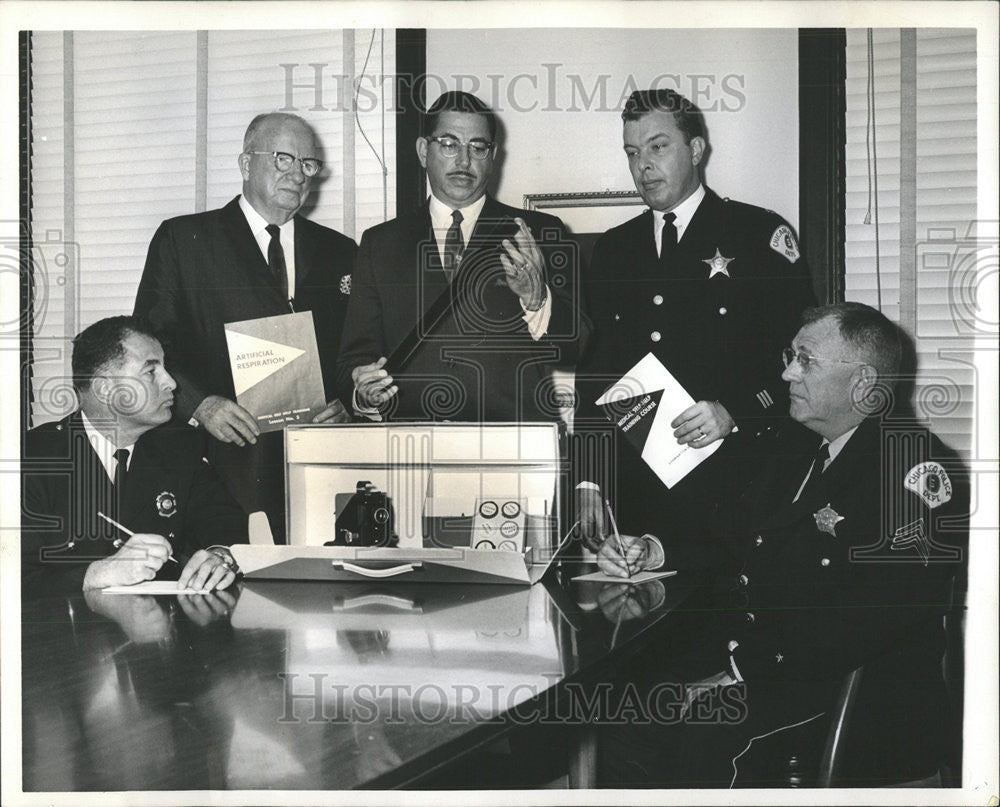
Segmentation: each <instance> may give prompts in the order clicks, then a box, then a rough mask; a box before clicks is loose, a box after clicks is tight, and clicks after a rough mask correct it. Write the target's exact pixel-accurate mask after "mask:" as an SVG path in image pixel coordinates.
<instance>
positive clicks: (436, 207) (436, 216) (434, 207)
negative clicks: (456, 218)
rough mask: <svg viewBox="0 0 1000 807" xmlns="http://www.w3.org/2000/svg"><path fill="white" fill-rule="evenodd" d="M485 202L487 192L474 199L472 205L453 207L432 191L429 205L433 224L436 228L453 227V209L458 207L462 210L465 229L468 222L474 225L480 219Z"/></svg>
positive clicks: (469, 224)
mask: <svg viewBox="0 0 1000 807" xmlns="http://www.w3.org/2000/svg"><path fill="white" fill-rule="evenodd" d="M485 204H486V194H485V193H484V194H483V195H482V196H480V197H479V198H478V199H476V201H474V202H473V203H472V204H471V205H466V206H465V207H459V208H452V207H450V206H448V205H446V204H445V203H444V202H442V201H441V200H440V199H438V198H437V197H436V196H435V195H434V194H433V193H432V194H431V198H430V204H429V205H428V208H429V210H430V214H431V224H433V225H434V229H435V230H447V229H448V228H449V227H451V224H452V221H453V219H452V217H451V213H452V210H455V209H457V210H460V211H461V212H462V228H463V229H465V226H466V224H468V226H470V227H472V226H474V225H475V223H476V221H477V220H478V219H479V214H480V213H482V212H483V205H485Z"/></svg>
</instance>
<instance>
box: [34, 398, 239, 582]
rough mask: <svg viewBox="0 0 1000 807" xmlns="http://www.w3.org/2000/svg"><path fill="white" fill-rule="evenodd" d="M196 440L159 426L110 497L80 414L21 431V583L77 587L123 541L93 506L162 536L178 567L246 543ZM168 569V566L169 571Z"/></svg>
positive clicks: (234, 508)
mask: <svg viewBox="0 0 1000 807" xmlns="http://www.w3.org/2000/svg"><path fill="white" fill-rule="evenodd" d="M203 448H204V436H203V435H202V434H201V433H199V432H195V431H193V430H191V429H186V428H185V429H179V428H174V427H171V426H160V427H158V428H155V429H153V430H151V431H148V432H146V433H145V434H144V435H142V437H140V438H139V439H138V440H137V441H136V444H135V453H134V454H133V456H132V459H131V462H130V464H129V472H128V476H127V481H126V484H125V485H124V491H122V492H117V493H116V491H115V489H114V486H113V485H112V484H111V482H110V479H109V477H108V474H107V472H106V471H105V470H104V466H103V465H102V464H101V461H100V459H99V458H98V456H97V454H96V453H95V451H94V449H93V447H92V446H91V444H90V440H89V439H88V437H87V433H86V431H85V429H84V425H83V420H82V418H81V416H80V413H79V412H75V413H74V414H72V415H70V416H68V417H66V418H64V419H63V420H61V421H58V422H53V423H46V424H45V425H43V426H39V427H38V428H35V429H32V430H31V431H29V432H28V433H27V434H26V435H25V440H24V447H23V460H22V487H23V492H22V500H23V502H24V507H23V515H22V535H21V550H22V563H23V572H24V579H25V582H26V583H28V584H34V583H37V582H39V581H43V582H44V583H45V584H46V585H49V584H51V583H52V582H53V581H55V580H59V581H61V582H65V583H71V584H73V585H75V586H76V587H79V585H81V584H82V581H83V576H84V574H85V573H86V568H87V566H88V565H89V564H90V563H91V562H92V561H94V560H99V559H101V558H104V557H107V556H108V555H110V554H113V553H114V552H115V551H117V550H116V548H115V547H114V546H113V542H114V540H115V539H118V538H123V539H125V540H127V539H128V536H125V535H122V534H121V533H120V532H119V531H118V530H117V529H116V528H114V527H112V526H110V525H109V524H107V522H105V521H104V520H102V519H100V518H99V517H98V516H97V511H98V510H100V511H102V512H104V513H105V514H106V515H108V516H110V517H111V518H113V519H115V520H116V521H118V522H119V523H121V524H123V525H124V526H126V527H128V528H129V529H130V530H132V531H133V532H136V533H140V532H147V533H155V534H158V535H162V536H164V537H165V538H167V540H169V541H170V544H171V546H172V547H173V553H174V557H175V558H177V560H178V564H172V563H167V564H164V567H163V568H162V569H161V573H162V574H164V575H175V574H176V573H178V572H179V571H180V569H181V568H183V564H184V563H185V562H186V559H187V558H188V557H190V556H191V555H192V554H193V553H194V552H195V551H196V550H198V549H203V548H205V547H208V546H212V545H216V544H226V545H228V544H232V543H241V542H246V540H247V518H246V515H245V514H244V513H243V511H242V510H241V509H240V508H239V507H238V505H237V504H236V502H235V501H233V499H232V498H231V497H230V496H229V494H228V493H227V492H226V490H225V488H224V487H223V485H222V483H221V481H220V480H219V477H218V476H217V475H216V473H215V471H214V469H213V468H212V466H211V465H209V464H208V463H207V461H205V460H204V459H203V453H204V451H203ZM168 567H170V568H168Z"/></svg>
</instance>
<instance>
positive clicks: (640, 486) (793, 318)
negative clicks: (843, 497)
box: [575, 89, 815, 548]
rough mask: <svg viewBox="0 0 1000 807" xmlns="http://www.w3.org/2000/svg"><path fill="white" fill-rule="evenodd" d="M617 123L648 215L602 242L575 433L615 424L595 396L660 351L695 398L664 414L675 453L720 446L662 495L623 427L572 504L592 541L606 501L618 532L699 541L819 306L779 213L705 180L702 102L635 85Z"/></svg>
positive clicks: (749, 453) (750, 452)
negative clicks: (795, 342)
mask: <svg viewBox="0 0 1000 807" xmlns="http://www.w3.org/2000/svg"><path fill="white" fill-rule="evenodd" d="M622 122H623V128H622V135H623V136H622V140H623V147H624V153H625V158H626V160H627V162H628V167H629V171H630V173H631V174H632V178H633V180H634V182H635V186H636V189H637V190H638V192H639V194H640V196H641V197H642V199H643V201H645V203H646V204H647V205H648V206H649V210H648V211H646V212H645V213H642V214H641V215H639V216H637V217H636V218H634V219H632V220H630V221H627V222H625V223H624V224H622V225H620V226H618V227H615V228H613V229H611V230H609V231H608V232H606V233H605V234H604V235H603V236H601V238H600V240H599V241H598V242H597V244H596V246H595V247H594V254H593V258H592V259H591V261H590V267H589V270H588V272H587V274H586V276H585V283H584V296H585V297H586V299H587V303H588V306H589V313H590V315H591V317H592V319H593V324H594V336H593V339H592V340H591V344H590V346H589V347H588V349H587V352H586V355H585V356H584V357H583V359H582V361H581V363H580V365H579V366H578V367H577V391H578V398H579V409H578V411H577V417H576V421H575V430H576V432H577V433H578V434H579V435H581V437H580V439H581V440H587V439H590V437H591V435H590V434H588V432H596V435H595V436H597V437H600V438H605V436H606V435H607V434H608V433H609V432H613V431H614V430H615V427H614V426H613V425H611V424H608V423H607V421H606V420H605V418H604V415H603V414H602V413H601V411H600V410H599V409H598V407H597V406H596V405H595V401H596V400H597V399H598V398H599V397H600V396H601V395H602V393H603V392H604V391H605V390H606V389H607V388H608V387H610V386H611V385H613V384H615V383H616V382H618V380H619V379H620V378H622V377H623V376H624V375H625V374H626V373H627V372H628V371H629V369H630V368H631V367H633V366H634V365H635V364H636V363H638V362H639V360H640V359H642V358H643V357H644V356H645V355H646V354H647V353H652V354H653V355H654V356H655V357H656V358H657V359H658V360H659V361H660V362H661V363H662V364H663V365H664V366H665V367H666V369H667V370H668V371H669V372H670V373H671V374H672V375H673V376H674V378H676V379H677V381H678V382H679V383H680V384H681V386H682V387H684V389H685V390H686V391H687V392H688V393H689V394H690V395H691V396H692V398H693V399H694V401H695V403H694V404H693V405H692V406H691V407H689V408H688V409H686V410H684V411H681V412H671V413H669V415H670V417H669V418H668V420H669V421H670V426H671V428H672V429H673V430H674V432H673V434H674V438H675V439H676V443H677V445H676V450H677V451H680V450H682V447H684V446H691V447H693V448H706V447H708V446H711V445H712V444H713V443H717V442H718V441H720V440H721V441H724V442H723V443H722V445H721V447H719V448H718V450H717V451H716V452H715V453H714V454H713V455H712V456H710V457H709V458H708V459H706V460H705V461H704V462H703V463H702V464H701V465H700V466H698V467H697V468H695V469H694V470H693V471H691V472H690V473H689V474H688V475H687V476H686V477H685V478H684V479H682V480H681V481H680V482H679V483H678V484H676V485H675V486H674V487H673V488H671V489H669V490H668V489H667V488H666V487H664V485H663V483H662V482H660V480H659V478H658V477H657V476H656V475H655V474H654V473H653V472H652V471H651V470H650V469H649V467H648V466H647V465H646V463H645V462H644V461H643V460H642V458H641V457H640V456H639V452H637V451H635V450H634V449H633V447H632V446H631V445H629V444H627V441H626V440H624V439H622V437H621V435H620V434H618V435H616V436H615V437H614V442H615V443H616V444H617V445H618V446H620V448H619V450H618V451H617V452H616V454H615V456H614V458H613V462H606V463H604V464H603V465H601V466H599V467H596V468H592V469H591V468H578V469H577V472H578V479H580V480H583V482H584V483H585V484H582V485H581V486H580V487H578V489H577V492H576V500H577V506H576V512H577V517H578V518H579V520H580V523H581V528H582V530H583V535H584V540H585V541H586V542H587V543H588V544H589V545H590V546H591V547H592V548H596V547H597V546H599V545H600V543H601V541H602V540H603V538H604V536H605V535H607V529H608V527H607V524H606V523H605V517H604V511H605V510H606V507H605V506H604V501H605V500H610V501H611V503H612V504H613V505H614V509H615V515H616V518H617V519H618V525H619V526H620V527H622V528H624V529H629V525H634V524H645V525H647V526H646V527H644V528H645V529H649V525H650V524H655V523H657V522H656V521H654V520H653V519H656V520H658V521H659V522H660V523H659V528H660V529H661V531H662V532H665V533H666V532H669V533H670V534H677V535H687V536H689V537H690V538H691V539H692V540H696V541H699V540H705V538H706V536H707V535H708V534H709V531H710V529H711V525H712V524H713V523H714V522H720V523H724V522H725V520H726V518H727V517H728V516H727V513H726V512H725V509H726V503H727V502H728V501H731V500H732V499H733V498H734V497H735V496H736V495H737V494H738V492H739V491H740V489H741V488H742V486H743V484H744V481H745V478H746V476H747V475H748V474H751V475H752V466H753V462H752V458H753V457H754V456H756V455H759V453H760V447H759V446H760V444H761V443H762V442H763V441H764V439H765V438H766V435H767V433H768V430H769V429H770V428H771V427H772V426H773V423H774V421H775V420H776V419H778V418H780V416H781V414H782V413H783V412H784V403H785V392H784V388H783V385H782V383H781V379H780V374H781V365H780V363H779V362H778V361H777V358H778V353H779V351H780V348H781V346H782V345H784V344H787V342H788V339H789V337H790V336H791V335H792V333H793V332H794V330H795V325H796V322H797V319H798V316H799V314H800V313H801V311H802V310H803V309H804V308H805V307H807V306H809V305H813V304H814V303H815V298H814V296H813V291H812V285H811V278H810V274H809V270H808V268H807V267H806V266H805V261H804V259H803V258H802V257H801V255H800V254H799V249H798V246H797V244H796V242H795V237H794V235H793V234H792V231H791V229H790V227H789V226H788V225H787V224H786V223H785V221H784V220H783V219H782V218H781V217H780V216H778V215H776V214H774V213H772V212H771V211H769V210H764V209H763V208H759V207H754V206H752V205H748V204H743V203H740V202H735V201H731V200H729V199H723V198H720V197H719V196H718V195H717V194H716V193H714V192H713V191H712V190H710V189H708V188H706V187H705V185H704V184H703V182H702V167H703V165H704V163H705V161H706V159H707V157H708V154H709V144H708V133H707V130H706V127H705V121H704V117H703V115H702V113H701V111H700V110H699V109H698V108H697V107H696V106H695V105H694V104H692V103H691V102H690V101H689V100H688V99H687V98H684V97H683V96H681V95H679V94H678V93H676V92H674V91H673V90H669V89H656V90H641V91H636V92H634V93H632V95H631V96H630V97H629V99H628V101H627V102H626V104H625V108H624V110H623V112H622ZM664 414H667V413H664ZM581 455H582V456H587V455H594V456H597V455H598V454H597V452H594V451H589V452H588V451H586V450H581Z"/></svg>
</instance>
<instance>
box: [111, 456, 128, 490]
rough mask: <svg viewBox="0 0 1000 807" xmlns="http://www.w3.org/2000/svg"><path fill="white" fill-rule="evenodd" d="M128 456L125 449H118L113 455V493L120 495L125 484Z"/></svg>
mask: <svg viewBox="0 0 1000 807" xmlns="http://www.w3.org/2000/svg"><path fill="white" fill-rule="evenodd" d="M128 455H129V450H128V449H127V448H119V449H118V450H117V451H115V453H114V458H115V492H116V493H118V494H119V495H121V491H122V490H123V489H124V485H125V482H126V481H127V479H128Z"/></svg>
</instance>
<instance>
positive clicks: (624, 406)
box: [594, 353, 722, 488]
mask: <svg viewBox="0 0 1000 807" xmlns="http://www.w3.org/2000/svg"><path fill="white" fill-rule="evenodd" d="M694 402H695V401H694V398H692V397H691V396H690V395H689V394H688V392H687V390H685V389H684V387H682V386H681V385H680V383H679V382H678V381H677V379H676V378H674V377H673V375H671V373H670V371H669V370H668V369H667V368H666V367H664V366H663V363H662V362H661V361H660V360H659V359H658V358H656V356H654V355H653V354H652V353H647V354H646V355H645V356H643V357H642V359H641V360H640V361H639V363H638V364H636V365H635V367H633V368H632V369H631V370H629V371H628V372H627V373H626V374H625V375H624V376H622V377H621V378H620V379H619V380H618V381H617V382H615V383H614V384H612V385H611V386H610V387H609V388H608V389H607V390H605V392H604V394H603V395H602V396H601V397H600V398H598V399H597V400H596V401H595V402H594V403H595V404H597V405H598V406H599V407H601V411H603V412H604V414H605V417H607V418H608V420H610V421H611V422H612V423H614V424H615V425H617V426H618V428H619V429H620V430H621V432H622V434H624V435H625V438H626V439H627V440H628V441H629V442H630V443H631V444H632V445H633V446H634V447H635V448H636V450H637V451H639V453H640V454H641V455H642V458H643V459H644V460H645V461H646V464H647V465H648V466H649V467H650V468H651V469H652V470H653V472H654V473H655V474H656V475H657V476H658V477H659V478H660V480H661V481H662V482H663V484H664V485H666V486H667V487H668V488H672V487H673V486H674V485H676V484H677V483H678V482H680V481H681V480H682V479H683V478H684V477H685V476H687V475H688V474H689V473H691V471H693V470H694V469H695V468H696V467H698V465H700V464H701V463H703V462H704V461H705V460H707V459H708V458H709V457H711V456H712V455H713V454H714V453H715V452H716V451H718V450H719V447H720V446H721V445H722V441H721V440H716V441H714V442H713V443H711V444H710V445H707V446H705V447H704V448H695V447H694V446H692V445H691V444H690V443H688V444H687V445H680V444H678V442H677V438H676V437H674V430H673V429H672V428H671V427H670V422H671V421H672V420H673V419H674V418H675V417H677V416H678V415H679V414H680V413H681V412H683V411H684V410H685V409H687V408H688V407H689V406H692V405H693V404H694Z"/></svg>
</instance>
